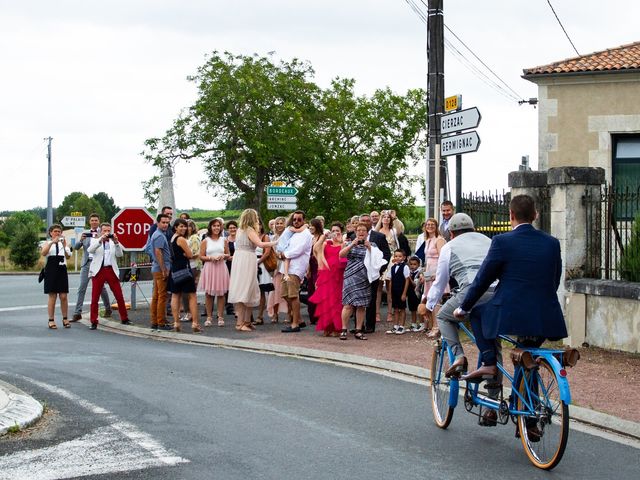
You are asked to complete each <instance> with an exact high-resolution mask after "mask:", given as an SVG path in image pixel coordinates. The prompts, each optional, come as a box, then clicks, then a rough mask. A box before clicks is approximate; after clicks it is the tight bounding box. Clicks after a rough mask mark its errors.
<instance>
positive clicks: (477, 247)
mask: <svg viewBox="0 0 640 480" xmlns="http://www.w3.org/2000/svg"><path fill="white" fill-rule="evenodd" d="M449 231H450V233H451V241H449V242H447V243H446V244H445V245H444V246H443V247H442V249H441V250H440V257H439V258H438V267H437V269H436V278H435V280H434V282H433V284H432V285H431V288H430V289H429V293H428V295H427V305H426V306H427V309H428V310H430V311H433V309H434V308H435V306H436V305H437V304H438V302H439V301H440V299H441V298H442V294H443V293H444V291H445V288H446V286H447V285H448V284H449V279H450V278H451V277H452V278H454V279H455V280H456V282H457V283H458V290H455V291H454V292H453V294H452V296H451V297H450V298H449V299H448V300H447V302H446V303H445V304H444V305H443V306H442V308H440V311H439V312H438V314H437V316H436V318H437V320H438V325H439V327H440V332H441V334H442V336H443V337H444V338H445V340H446V341H447V343H448V344H449V345H450V346H451V350H452V351H453V354H454V355H455V360H454V361H453V363H452V364H451V366H450V367H449V368H448V369H447V371H446V372H445V375H446V376H447V377H451V376H459V375H460V374H461V373H463V372H466V371H467V366H468V363H467V359H466V357H465V356H464V350H463V348H462V344H461V343H460V337H459V335H458V325H457V323H458V322H460V321H461V320H459V319H458V318H456V317H455V316H454V315H453V312H454V310H455V309H456V308H458V307H459V306H460V304H461V303H462V300H464V298H465V295H466V293H467V290H468V288H469V286H470V285H471V283H472V282H473V280H474V278H475V276H476V273H477V272H478V270H479V269H480V265H482V262H483V260H484V258H485V257H486V255H487V252H488V251H489V246H490V245H491V240H489V238H487V237H486V236H485V235H482V234H481V233H477V232H476V231H475V229H474V226H473V220H471V217H469V215H467V214H466V213H456V214H455V215H453V216H452V217H451V219H450V220H449ZM491 295H492V292H487V293H484V294H483V295H482V296H481V298H479V300H478V303H479V304H482V303H484V302H486V301H487V300H489V299H490V298H491Z"/></svg>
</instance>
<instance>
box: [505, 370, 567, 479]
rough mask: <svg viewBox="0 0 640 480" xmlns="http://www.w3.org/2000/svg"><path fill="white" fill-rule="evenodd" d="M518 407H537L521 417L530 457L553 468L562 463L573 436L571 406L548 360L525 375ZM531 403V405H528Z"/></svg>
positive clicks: (548, 467)
mask: <svg viewBox="0 0 640 480" xmlns="http://www.w3.org/2000/svg"><path fill="white" fill-rule="evenodd" d="M518 391H519V392H520V395H522V397H523V398H524V399H525V400H526V403H525V401H523V399H522V398H519V397H518V402H517V406H518V410H521V411H523V410H530V409H533V411H532V414H531V415H529V416H524V415H521V416H519V417H518V431H519V433H520V440H521V441H522V446H523V447H524V451H525V452H526V454H527V456H528V457H529V460H530V461H531V462H532V463H533V464H534V465H535V466H536V467H538V468H541V469H543V470H551V469H552V468H553V467H555V466H556V465H558V463H560V460H561V459H562V455H563V454H564V449H565V447H566V446H567V439H568V437H569V406H568V405H567V404H566V403H564V402H563V401H562V400H561V399H560V388H559V386H558V379H557V377H556V374H555V372H554V371H553V369H552V368H551V365H549V363H547V362H546V361H545V360H542V361H541V362H540V365H539V367H538V368H537V369H535V370H531V371H528V372H526V373H524V375H522V377H521V380H520V382H519V385H518ZM527 404H528V405H527Z"/></svg>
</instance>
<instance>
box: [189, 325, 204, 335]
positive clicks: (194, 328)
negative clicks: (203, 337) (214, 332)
mask: <svg viewBox="0 0 640 480" xmlns="http://www.w3.org/2000/svg"><path fill="white" fill-rule="evenodd" d="M191 332H192V333H202V328H200V325H199V324H197V323H194V324H192V325H191Z"/></svg>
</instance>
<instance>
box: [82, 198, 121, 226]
mask: <svg viewBox="0 0 640 480" xmlns="http://www.w3.org/2000/svg"><path fill="white" fill-rule="evenodd" d="M91 198H92V199H93V200H95V201H96V202H98V204H99V205H100V206H101V207H102V211H103V212H104V218H103V217H100V219H101V220H102V221H104V222H110V221H111V219H112V218H113V216H114V215H115V214H116V213H118V211H120V208H119V207H118V206H117V205H116V202H115V201H114V200H113V198H112V197H110V196H109V195H108V194H107V193H105V192H98V193H96V194H95V195H93V196H92V197H91ZM91 213H92V212H89V214H88V215H90V214H91ZM96 213H97V212H96Z"/></svg>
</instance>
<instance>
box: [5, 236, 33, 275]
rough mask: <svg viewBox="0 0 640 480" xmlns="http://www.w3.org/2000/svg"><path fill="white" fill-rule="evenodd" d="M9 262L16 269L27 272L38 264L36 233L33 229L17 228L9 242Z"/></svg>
mask: <svg viewBox="0 0 640 480" xmlns="http://www.w3.org/2000/svg"><path fill="white" fill-rule="evenodd" d="M9 248H10V249H11V253H10V254H9V260H10V261H11V262H12V263H13V264H14V265H16V266H17V267H19V268H21V269H23V270H27V269H29V268H33V266H34V265H35V264H36V263H37V262H38V257H39V252H38V233H37V231H36V230H35V229H33V228H29V227H26V226H22V227H21V228H18V229H17V230H16V232H15V234H14V236H13V238H12V239H11V241H10V242H9Z"/></svg>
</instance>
